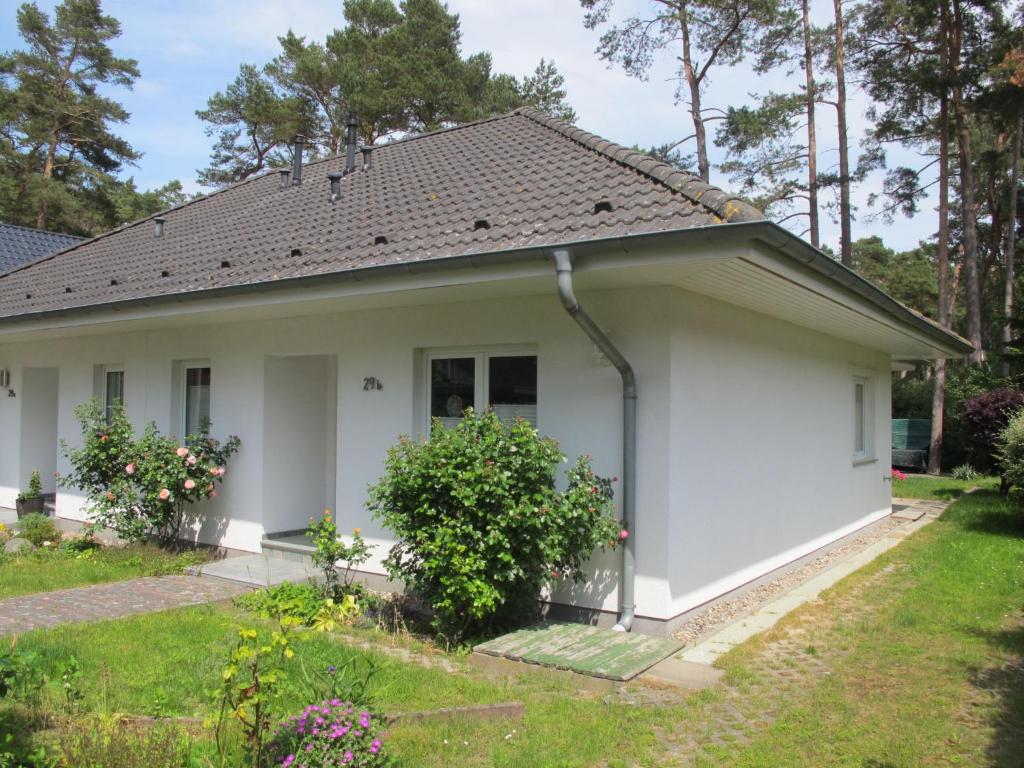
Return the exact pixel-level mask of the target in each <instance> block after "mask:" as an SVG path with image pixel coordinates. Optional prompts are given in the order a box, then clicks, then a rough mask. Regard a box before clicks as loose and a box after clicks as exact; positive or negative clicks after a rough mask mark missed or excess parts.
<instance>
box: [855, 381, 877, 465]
mask: <svg viewBox="0 0 1024 768" xmlns="http://www.w3.org/2000/svg"><path fill="white" fill-rule="evenodd" d="M870 383H871V382H870V379H867V378H860V377H857V378H854V380H853V460H854V461H870V460H871V459H873V458H874V451H873V440H872V437H873V435H872V423H873V413H872V396H871V386H870Z"/></svg>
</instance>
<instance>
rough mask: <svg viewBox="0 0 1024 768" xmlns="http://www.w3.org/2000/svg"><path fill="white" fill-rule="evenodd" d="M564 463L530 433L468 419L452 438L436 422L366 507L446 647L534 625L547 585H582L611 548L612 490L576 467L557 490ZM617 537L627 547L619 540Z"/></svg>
mask: <svg viewBox="0 0 1024 768" xmlns="http://www.w3.org/2000/svg"><path fill="white" fill-rule="evenodd" d="M563 461H565V457H564V456H563V455H562V454H561V453H560V451H559V450H558V444H557V443H556V442H555V441H554V440H552V439H550V438H546V437H540V436H538V433H537V430H535V429H534V428H533V427H532V426H531V425H530V424H529V423H527V422H526V421H523V420H517V421H516V422H515V423H513V424H511V425H508V424H505V423H503V422H502V421H501V420H500V419H499V418H498V417H497V416H496V415H495V414H494V413H493V412H486V413H482V414H477V413H475V412H473V410H472V409H468V410H467V411H466V413H465V415H464V418H463V420H462V421H461V422H460V423H459V424H458V425H457V426H455V427H452V428H444V427H442V426H441V424H440V422H435V423H434V427H433V430H432V432H431V435H430V438H429V439H428V440H427V441H426V442H413V441H412V440H410V439H408V438H402V439H401V440H400V441H399V443H398V445H397V446H395V447H393V448H392V449H391V450H390V451H389V452H388V457H387V461H386V464H385V467H386V473H385V475H384V477H383V478H382V479H381V480H380V482H379V483H378V484H377V485H376V486H375V487H374V488H372V489H371V492H370V507H371V509H372V510H373V511H374V514H375V516H376V517H377V518H378V519H380V520H382V521H383V522H384V524H385V525H386V526H387V527H388V528H389V529H390V530H391V531H393V532H394V533H395V535H396V537H397V539H398V543H397V544H396V545H395V546H394V547H392V549H391V552H390V554H389V555H388V558H387V560H386V561H385V565H386V567H387V569H388V573H389V574H390V576H391V578H393V579H401V580H402V581H403V582H404V583H405V586H406V589H407V590H409V591H410V592H411V593H412V594H414V595H415V596H417V597H418V598H420V599H422V600H423V601H424V602H425V603H426V604H428V605H430V606H431V607H432V608H433V611H434V616H435V618H434V621H435V628H436V629H437V630H438V631H439V632H441V633H442V634H444V635H446V636H447V637H448V638H449V639H451V640H453V641H458V640H459V639H461V638H462V637H463V636H464V635H465V634H466V633H467V632H473V633H476V632H480V631H486V630H491V629H495V628H497V627H498V626H500V625H502V624H505V623H508V622H517V623H518V622H521V621H523V620H525V619H531V618H533V617H534V616H536V614H537V612H538V608H539V598H540V594H541V589H542V587H543V586H544V584H545V583H547V582H549V581H550V580H551V579H552V578H559V577H560V576H564V577H566V578H571V579H573V580H575V581H577V582H578V581H582V580H583V579H584V572H583V565H584V563H585V562H586V560H587V558H589V557H590V555H591V554H592V553H593V552H594V550H595V549H596V548H597V547H599V546H615V545H616V543H617V542H618V541H619V538H620V525H619V524H618V523H617V522H616V521H615V519H614V518H613V516H612V511H613V505H612V488H611V485H612V481H611V480H607V479H604V478H599V477H597V476H596V475H594V473H593V472H592V471H591V469H590V460H589V457H581V458H580V459H579V460H577V462H576V464H575V465H573V467H572V468H571V469H570V471H569V473H568V478H569V483H568V488H567V489H566V490H565V491H564V492H559V491H557V490H556V489H555V478H556V468H557V467H558V465H559V463H561V462H563ZM621 535H622V536H625V535H628V534H626V532H625V531H622V532H621Z"/></svg>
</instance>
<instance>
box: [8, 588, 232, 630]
mask: <svg viewBox="0 0 1024 768" xmlns="http://www.w3.org/2000/svg"><path fill="white" fill-rule="evenodd" d="M250 589H251V587H248V586H246V585H244V584H236V583H233V582H229V581H222V580H220V579H210V578H203V577H201V576H148V577H144V578H141V579H129V580H128V581H112V582H108V583H105V584H93V585H91V586H88V587H76V588H74V589H59V590H55V591H53V592H37V593H35V594H31V595H22V596H20V597H11V598H8V599H6V600H0V636H2V635H10V634H16V633H20V632H28V631H29V630H33V629H43V628H46V627H55V626H57V625H58V624H75V623H78V622H83V621H98V620H101V619H118V618H121V617H123V616H132V615H135V614H139V613H154V612H156V611H165V610H167V609H169V608H182V607H184V606H187V605H199V604H200V603H211V602H215V601H217V600H227V599H228V598H231V597H234V596H235V595H238V594H241V593H242V592H247V591H249V590H250Z"/></svg>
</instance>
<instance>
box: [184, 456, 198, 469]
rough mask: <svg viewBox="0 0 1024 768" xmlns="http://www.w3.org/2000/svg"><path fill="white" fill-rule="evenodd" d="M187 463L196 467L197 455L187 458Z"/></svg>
mask: <svg viewBox="0 0 1024 768" xmlns="http://www.w3.org/2000/svg"><path fill="white" fill-rule="evenodd" d="M185 463H187V464H188V465H189V466H190V467H194V466H195V465H196V457H195V456H189V457H188V458H187V459H185Z"/></svg>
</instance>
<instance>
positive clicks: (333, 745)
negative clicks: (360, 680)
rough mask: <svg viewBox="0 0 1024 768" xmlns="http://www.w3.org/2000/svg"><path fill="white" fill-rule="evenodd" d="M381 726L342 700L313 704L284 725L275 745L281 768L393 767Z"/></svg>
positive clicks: (280, 729) (372, 718)
mask: <svg viewBox="0 0 1024 768" xmlns="http://www.w3.org/2000/svg"><path fill="white" fill-rule="evenodd" d="M381 725H383V723H382V722H379V721H377V720H375V718H374V716H373V715H372V714H371V713H370V712H366V711H360V710H359V709H358V708H357V707H355V706H353V705H352V704H351V703H348V702H343V701H342V700H341V699H326V700H324V701H322V702H320V703H319V704H311V705H309V706H308V707H306V708H305V709H304V710H303V711H302V714H299V715H294V716H293V717H291V718H290V719H288V720H286V721H285V722H283V723H281V725H280V727H279V728H278V731H277V736H276V738H275V742H276V744H277V745H278V747H277V758H278V759H279V760H280V763H279V764H280V765H281V766H282V768H289V767H290V766H299V765H302V766H306V768H328V766H330V768H334V766H338V765H344V766H352V768H373V767H374V766H386V765H390V764H391V763H390V760H389V759H388V758H387V756H386V754H385V751H384V733H383V732H382V731H381V730H380V726H381Z"/></svg>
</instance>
